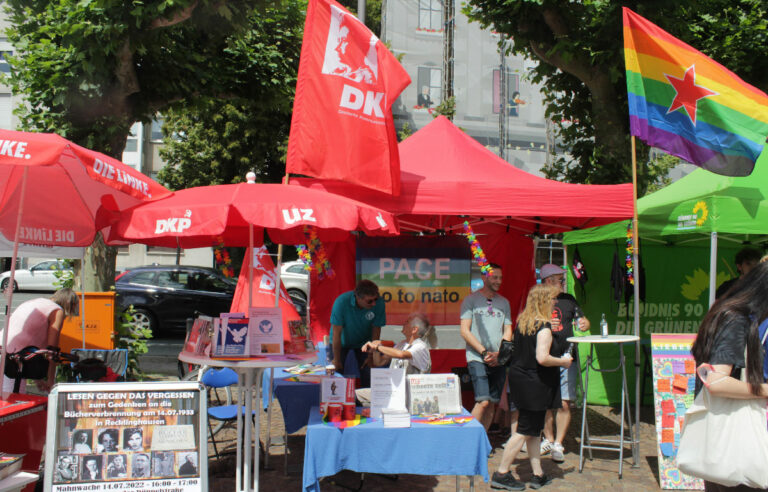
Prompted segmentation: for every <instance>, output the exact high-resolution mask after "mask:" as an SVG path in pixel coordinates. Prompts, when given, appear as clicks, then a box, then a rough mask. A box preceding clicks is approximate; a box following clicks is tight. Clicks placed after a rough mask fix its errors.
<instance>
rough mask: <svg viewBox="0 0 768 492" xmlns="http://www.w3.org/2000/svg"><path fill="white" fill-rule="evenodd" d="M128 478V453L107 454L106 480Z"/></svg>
mask: <svg viewBox="0 0 768 492" xmlns="http://www.w3.org/2000/svg"><path fill="white" fill-rule="evenodd" d="M122 478H128V455H125V454H108V455H107V480H117V479H122Z"/></svg>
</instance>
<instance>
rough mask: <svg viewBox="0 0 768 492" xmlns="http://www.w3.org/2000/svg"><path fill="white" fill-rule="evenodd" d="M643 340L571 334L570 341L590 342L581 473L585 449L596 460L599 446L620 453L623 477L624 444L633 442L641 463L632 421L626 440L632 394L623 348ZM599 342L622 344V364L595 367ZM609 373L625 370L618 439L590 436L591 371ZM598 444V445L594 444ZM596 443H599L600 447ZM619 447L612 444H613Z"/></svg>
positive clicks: (631, 444) (635, 459)
mask: <svg viewBox="0 0 768 492" xmlns="http://www.w3.org/2000/svg"><path fill="white" fill-rule="evenodd" d="M638 340H640V338H639V337H637V336H634V335H608V336H607V337H602V336H600V335H588V336H584V337H570V338H568V341H569V342H571V343H588V344H589V356H588V357H587V364H586V366H585V367H584V384H583V385H582V387H583V388H584V391H583V401H582V410H581V411H582V414H581V442H580V443H579V473H581V471H582V470H583V469H584V450H585V449H586V450H588V451H589V459H590V460H591V459H592V450H593V449H598V450H601V451H616V452H618V453H619V478H621V474H622V465H623V464H624V445H630V446H631V447H632V461H633V463H637V454H636V449H638V446H637V444H638V441H636V440H635V439H636V438H639V436H636V433H635V432H633V425H632V422H631V421H630V423H629V441H627V440H625V439H624V421H625V419H624V415H625V414H626V413H627V409H628V408H629V393H628V391H627V371H626V364H625V357H624V350H622V344H625V343H634V342H637V341H638ZM598 344H613V345H616V346H617V347H618V350H619V365H618V366H616V367H614V368H610V369H601V368H597V367H594V365H593V362H594V353H595V345H598ZM590 369H592V370H593V371H596V372H600V373H606V372H617V371H621V424H620V426H619V428H620V430H619V438H618V439H598V438H595V439H593V438H591V437H590V435H589V425H588V424H587V395H588V394H589V370H590ZM593 443H594V444H593ZM595 444H598V445H597V446H596V445H595ZM612 444H613V445H615V446H610V445H612Z"/></svg>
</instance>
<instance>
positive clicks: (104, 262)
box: [75, 232, 117, 292]
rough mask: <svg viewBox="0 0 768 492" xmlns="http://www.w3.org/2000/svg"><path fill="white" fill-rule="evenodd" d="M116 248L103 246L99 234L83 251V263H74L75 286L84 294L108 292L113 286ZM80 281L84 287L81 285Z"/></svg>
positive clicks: (102, 239) (102, 240)
mask: <svg viewBox="0 0 768 492" xmlns="http://www.w3.org/2000/svg"><path fill="white" fill-rule="evenodd" d="M116 257H117V248H115V247H112V246H107V245H106V244H104V238H103V237H102V235H101V233H100V232H99V233H98V234H96V238H95V239H94V240H93V244H91V245H90V246H88V247H87V248H86V249H85V258H84V262H83V263H82V264H81V262H79V261H76V262H75V285H76V286H77V289H78V290H80V289H82V290H84V291H85V292H109V291H110V290H112V287H113V286H114V285H115V258H116ZM81 279H82V282H83V283H84V285H81Z"/></svg>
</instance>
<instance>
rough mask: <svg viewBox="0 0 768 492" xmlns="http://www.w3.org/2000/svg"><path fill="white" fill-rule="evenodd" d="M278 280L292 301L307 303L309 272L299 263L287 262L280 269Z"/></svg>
mask: <svg viewBox="0 0 768 492" xmlns="http://www.w3.org/2000/svg"><path fill="white" fill-rule="evenodd" d="M280 278H281V280H282V282H283V286H284V287H285V290H286V291H287V292H288V295H289V296H291V298H292V299H296V300H299V301H301V302H303V303H304V304H306V303H307V296H308V295H309V272H307V271H306V270H304V263H303V262H301V261H287V262H285V263H283V264H282V266H281V267H280Z"/></svg>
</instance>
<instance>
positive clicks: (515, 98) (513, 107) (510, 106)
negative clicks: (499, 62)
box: [493, 69, 525, 116]
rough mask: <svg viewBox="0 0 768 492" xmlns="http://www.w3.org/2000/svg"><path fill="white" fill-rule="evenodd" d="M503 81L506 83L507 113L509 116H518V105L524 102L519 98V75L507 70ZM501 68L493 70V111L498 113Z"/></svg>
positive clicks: (499, 107) (499, 108)
mask: <svg viewBox="0 0 768 492" xmlns="http://www.w3.org/2000/svg"><path fill="white" fill-rule="evenodd" d="M504 78H505V82H506V84H507V93H506V97H507V104H506V107H507V114H508V115H509V116H520V105H521V104H525V102H524V101H523V100H522V99H520V76H519V75H517V74H516V73H512V72H509V71H507V73H506V76H505V77H504ZM500 79H501V70H499V69H496V70H494V71H493V112H494V113H495V114H499V111H500V110H501V107H502V101H501V80H500Z"/></svg>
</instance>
